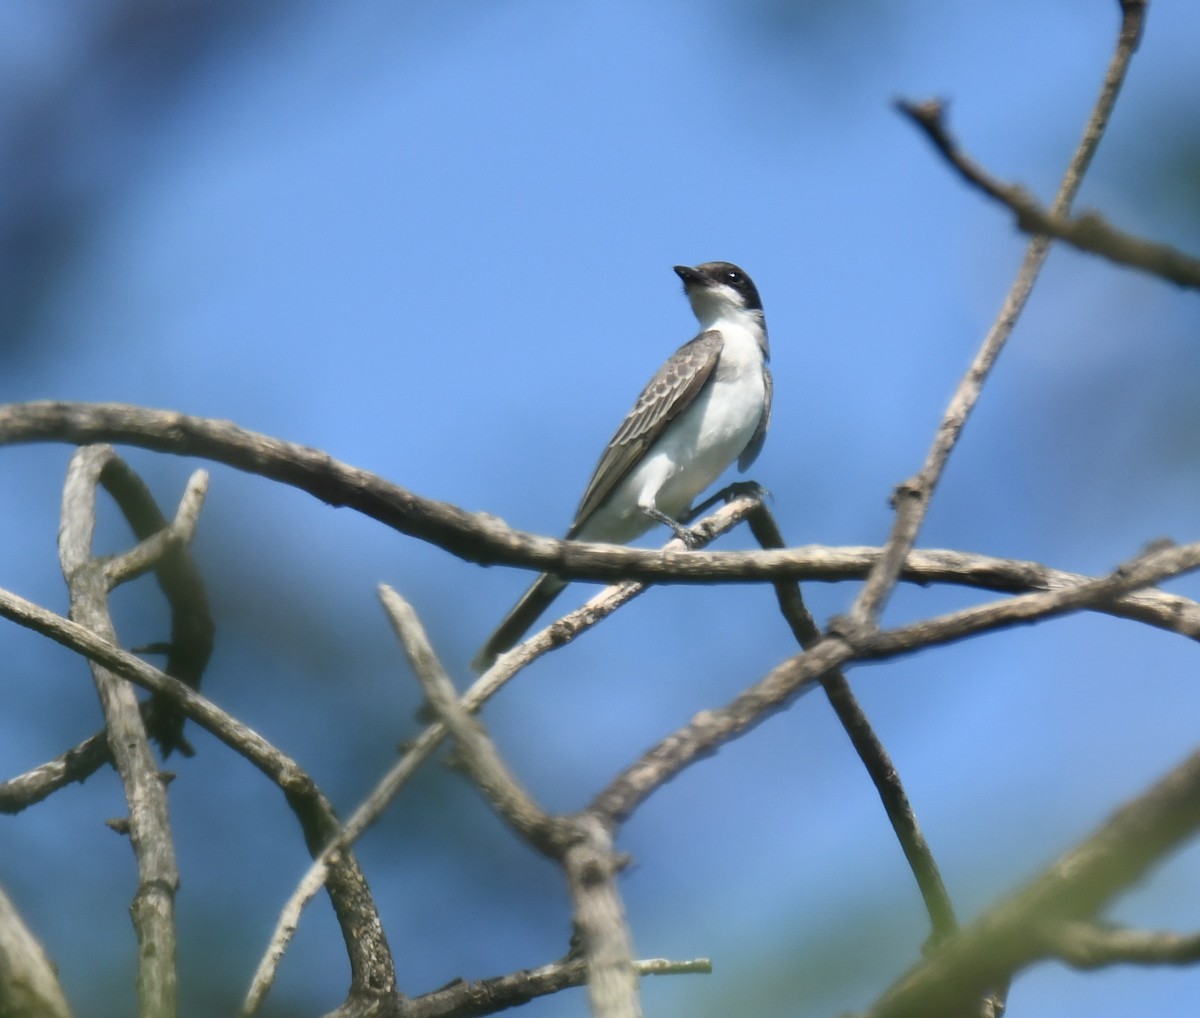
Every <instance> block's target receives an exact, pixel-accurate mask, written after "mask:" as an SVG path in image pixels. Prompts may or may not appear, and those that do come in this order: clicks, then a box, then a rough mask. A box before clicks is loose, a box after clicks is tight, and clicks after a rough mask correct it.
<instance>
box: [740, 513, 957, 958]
mask: <svg viewBox="0 0 1200 1018" xmlns="http://www.w3.org/2000/svg"><path fill="white" fill-rule="evenodd" d="M750 529H751V530H752V531H753V533H754V537H755V539H756V540H757V541H758V543H759V544H761V545H762V546H763V547H764V548H782V547H783V546H784V541H783V534H782V533H780V531H779V527H778V526H777V524H776V523H775V519H774V517H773V516H772V515H771V511H770V510H769V509H768V508H767V506H766V505H765V504H760V505H759V506H758V508H757V509H756V510H755V512H754V513H753V514H752V515H751V517H750ZM775 596H776V598H777V599H778V601H779V610H780V612H781V613H782V614H783V617H784V619H786V620H787V623H788V625H789V626H790V627H791V630H792V634H793V635H794V636H795V637H796V642H797V643H799V644H800V646H801V647H802V648H804V649H805V650H808V649H809V648H810V647H814V646H816V644H817V643H818V642H819V641H820V640H821V637H822V633H821V631H820V629H819V628H818V627H817V623H816V621H815V620H814V619H813V617H812V614H811V613H810V612H809V610H808V608H807V606H806V605H805V604H804V598H803V597H802V595H801V593H800V586H799V585H798V584H797V583H795V582H794V581H787V580H780V581H778V582H776V584H775ZM821 685H822V687H823V688H824V690H825V695H826V696H827V697H828V699H829V703H830V705H831V706H832V707H833V710H834V713H836V714H837V717H838V721H839V722H841V725H842V728H843V729H845V732H846V734H847V735H848V736H849V737H850V742H851V743H852V744H853V746H854V749H855V752H857V753H858V758H859V759H860V760H861V761H862V763H863V766H864V767H865V768H866V770H867V774H868V775H869V776H870V778H871V781H872V782H873V783H874V785H875V790H876V792H878V793H879V798H880V801H881V802H882V803H883V808H884V811H885V812H886V813H887V816H888V820H889V821H890V823H891V825H892V830H893V831H895V833H896V838H897V840H898V841H899V842H900V848H901V850H902V851H903V852H904V857H905V859H906V860H907V861H908V865H909V868H910V869H911V870H912V872H913V876H914V877H915V878H916V881H917V887H918V888H919V889H920V891H921V898H922V900H923V901H924V902H925V909H926V911H927V912H928V913H929V921H930V925H931V927H932V932H931V934H930V940H931V942H932V943H935V944H936V943H940V942H941V941H942V940H945V939H946V938H947V937H948V936H950V934H952V933H953V932H954V931H955V930H956V929H957V928H958V920H957V919H956V918H955V915H954V905H953V904H952V903H951V901H950V895H949V893H948V892H947V891H946V885H945V883H944V881H943V880H942V875H941V872H940V871H939V869H938V865H937V861H936V860H935V859H934V857H933V852H932V850H931V849H930V847H929V843H928V842H927V841H926V840H925V834H924V832H923V831H922V830H921V825H920V824H919V823H918V822H917V815H916V811H915V810H914V809H913V807H912V803H911V802H909V799H908V793H906V792H905V791H904V786H903V785H902V784H901V782H900V773H899V771H898V770H897V769H896V765H895V764H894V763H893V762H892V759H891V757H890V756H889V754H888V752H887V750H886V749H885V748H884V746H883V743H882V742H881V741H880V740H879V737H878V736H877V735H876V734H875V731H874V729H873V728H872V727H871V723H870V721H869V720H868V719H867V715H866V712H865V711H864V710H863V709H862V707H861V706H860V705H859V703H858V699H857V697H855V695H854V692H853V690H851V688H850V683H849V681H847V679H846V676H845V674H844V673H843V672H842V670H841V669H840V668H833V669H830V671H829V672H828V673H827V674H826V675H825V676H824V677H823V678H822V679H821Z"/></svg>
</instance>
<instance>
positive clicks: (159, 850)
mask: <svg viewBox="0 0 1200 1018" xmlns="http://www.w3.org/2000/svg"><path fill="white" fill-rule="evenodd" d="M115 459H116V453H115V452H114V451H113V450H112V448H111V447H109V446H90V447H88V448H85V449H80V450H79V451H78V452H77V453H75V455H74V456H73V457H72V458H71V465H70V467H69V468H68V470H67V482H66V485H65V486H64V488H63V507H62V524H61V526H60V527H59V558H60V560H61V561H62V570H63V576H64V577H65V578H66V580H67V586H68V588H69V590H70V594H71V615H72V617H73V618H74V619H75V620H76V621H77V622H79V624H80V625H82V626H85V627H87V628H88V629H89V630H91V631H92V632H93V633H95V634H96V636H97V637H98V638H99V639H102V640H105V641H106V642H108V643H110V644H113V645H115V644H116V643H117V634H116V631H115V630H114V629H113V624H112V618H111V617H110V615H109V612H108V584H107V581H106V578H105V574H104V564H103V562H100V561H98V560H97V559H95V558H94V557H93V556H92V535H93V533H94V531H95V526H96V488H97V486H98V485H99V483H100V476H101V474H102V473H103V472H104V470H105V469H106V468H107V467H108V465H109V464H110V463H111V462H112V461H113V460H115ZM90 664H91V668H92V675H93V677H94V679H95V682H96V690H97V692H98V693H99V695H100V702H101V705H102V706H103V708H104V719H105V728H106V729H107V732H108V745H109V750H110V751H111V753H112V757H113V761H114V763H115V764H116V767H117V771H118V772H119V773H120V775H121V784H122V785H123V786H124V789H125V800H126V802H127V803H128V804H129V839H130V843H131V844H132V846H133V851H134V855H135V857H136V859H137V868H138V889H137V893H136V894H135V895H134V899H133V906H132V908H131V910H130V911H131V913H132V916H133V924H134V928H135V929H136V930H137V939H138V977H137V983H138V1008H139V1013H140V1014H142V1015H145V1016H147V1018H169V1016H171V1015H174V1014H176V1013H177V1008H178V1004H177V997H178V989H177V973H176V970H175V894H176V892H177V891H178V890H179V868H178V865H177V863H176V861H175V844H174V842H173V840H172V838H171V824H170V820H169V818H168V815H167V813H168V811H167V792H166V784H165V782H164V781H163V780H162V778H161V776H160V775H159V773H158V766H157V764H156V763H155V761H154V753H153V751H152V750H151V749H150V742H149V739H148V736H147V734H146V728H145V726H144V725H143V724H142V716H141V712H140V711H139V709H138V702H137V697H136V696H135V695H134V692H133V688H132V687H131V686H130V685H129V684H128V683H127V682H125V681H124V680H123V679H121V678H120V677H119V676H118V675H115V674H113V673H112V672H111V671H110V670H109V669H107V668H105V667H104V666H103V665H101V664H99V663H97V662H95V661H92V662H90Z"/></svg>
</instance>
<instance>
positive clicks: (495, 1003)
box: [405, 958, 712, 1018]
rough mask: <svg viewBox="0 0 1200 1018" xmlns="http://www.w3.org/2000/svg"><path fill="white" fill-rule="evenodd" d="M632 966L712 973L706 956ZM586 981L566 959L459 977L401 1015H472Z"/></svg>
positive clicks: (666, 972)
mask: <svg viewBox="0 0 1200 1018" xmlns="http://www.w3.org/2000/svg"><path fill="white" fill-rule="evenodd" d="M633 967H634V968H635V969H636V970H637V974H638V975H639V976H670V975H687V974H692V973H703V974H708V973H711V972H712V962H711V961H710V960H709V959H707V958H699V959H696V960H694V961H668V960H667V959H665V958H647V959H644V960H642V961H635V962H634V963H633ZM586 981H587V969H586V967H585V966H584V963H583V962H582V961H581V960H570V959H568V960H564V961H556V962H552V963H551V964H549V965H543V966H542V967H541V968H536V969H523V970H522V971H520V972H514V973H512V974H511V975H507V976H498V977H497V978H495V979H481V980H479V981H478V982H465V981H463V980H459V981H457V982H454V983H451V984H450V985H449V986H446V987H443V988H442V989H440V990H435V991H434V992H433V993H427V994H425V996H423V997H414V998H413V999H412V1000H411V1001H409V1003H408V1007H407V1009H406V1011H405V1018H443V1016H453V1018H475V1016H478V1015H485V1014H495V1013H496V1012H497V1011H501V1010H504V1009H505V1008H510V1007H517V1006H519V1005H521V1004H526V1003H528V1002H529V1001H531V1000H533V999H534V998H536V997H544V996H547V995H548V994H551V993H558V992H560V991H561V990H568V989H570V988H571V987H574V986H583V985H584V983H585V982H586Z"/></svg>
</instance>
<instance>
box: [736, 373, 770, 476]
mask: <svg viewBox="0 0 1200 1018" xmlns="http://www.w3.org/2000/svg"><path fill="white" fill-rule="evenodd" d="M774 395H775V382H774V380H773V379H772V378H771V369H770V368H769V367H767V366H766V364H764V365H763V411H762V416H761V417H760V418H759V419H758V427H757V428H755V429H754V434H753V435H751V436H750V444H749V445H747V446H746V448H745V449H743V450H742V454H741V455H740V456H739V457H738V470H741V471H743V472H745V471H746V470H747V469H749V467H750V464H751V463H753V462H754V461H755V460H756V459H758V454H759V453H760V452H762V447H763V442H765V441H766V440H767V427H768V426H769V425H770V423H771V398H772V397H773V396H774Z"/></svg>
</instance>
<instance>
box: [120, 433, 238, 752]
mask: <svg viewBox="0 0 1200 1018" xmlns="http://www.w3.org/2000/svg"><path fill="white" fill-rule="evenodd" d="M100 483H101V484H103V485H104V488H105V490H106V491H108V493H109V494H110V495H111V496H112V497H113V500H114V501H115V502H116V503H117V505H118V507H119V508H120V510H121V512H122V514H123V515H124V516H125V519H126V521H127V522H128V523H129V526H130V529H132V530H133V533H134V536H136V537H137V538H138V540H139V544H138V545H136V546H135V547H134V548H132V549H130V550H129V551H127V552H125V553H124V554H121V555H117V556H114V557H113V558H112V559H110V560H108V562H107V563H106V564H105V567H104V568H105V579H106V581H107V583H108V587H109V589H110V590H112V589H114V588H115V587H117V586H118V585H119V584H121V583H124V582H126V581H127V580H130V579H133V578H134V577H136V576H138V575H140V574H141V573H142V572H145V571H148V570H153V571H154V578H155V581H156V582H157V583H158V587H159V590H161V591H162V594H163V597H164V598H165V599H166V601H167V606H168V607H169V608H170V611H171V637H170V640H169V641H168V643H167V644H166V647H165V650H166V655H167V660H166V665H165V667H164V669H163V670H164V671H165V672H166V673H167V674H168V675H173V676H174V677H175V678H177V679H179V680H180V681H181V682H183V683H186V684H187V685H189V686H191V687H192V688H193V689H199V688H200V679H201V677H202V676H203V674H204V669H205V668H206V667H207V666H208V660H209V658H210V657H211V656H212V648H213V638H214V633H215V627H214V625H213V620H212V613H211V612H210V611H209V608H208V596H207V595H206V593H205V590H204V581H203V580H202V579H201V577H200V570H199V569H198V568H197V567H196V563H195V562H194V561H193V559H192V554H191V550H190V548H189V545H190V544H191V541H192V537H193V535H194V534H195V532H196V525H197V523H198V521H199V516H200V510H201V509H202V508H203V506H204V496H205V494H206V493H207V491H208V474H207V473H206V472H205V471H203V470H197V471H195V472H194V473H193V474H192V476H191V477H190V478H189V479H188V483H187V486H186V487H185V489H184V493H183V497H182V498H181V499H180V501H179V508H178V510H177V511H176V513H175V518H174V519H173V520H171V521H170V522H168V521H167V519H166V518H165V517H164V516H163V514H162V512H160V511H159V508H158V505H157V504H156V503H155V501H154V497H153V496H152V495H151V494H150V490H149V489H148V488H147V487H146V485H145V484H144V483H143V482H142V479H141V478H140V477H138V475H137V474H136V473H134V471H133V470H131V469H130V468H129V467H128V466H127V465H126V463H125V461H124V460H122V459H120V458H119V457H114V458H113V459H112V460H110V461H109V463H108V465H107V466H106V467H105V469H104V472H103V473H102V474H101V475H100ZM147 724H148V726H149V728H150V732H151V734H152V735H153V736H154V737H155V739H157V740H158V743H159V745H160V746H161V748H162V752H163V756H169V755H170V754H171V752H172V750H176V749H178V750H179V751H180V752H181V753H182V754H183V755H184V756H191V755H192V753H193V750H192V747H191V745H190V743H189V742H188V741H187V739H185V738H184V736H183V718H182V717H181V716H180V715H179V714H178V713H177V712H176V711H175V709H174V708H173V707H172V706H171V703H170V701H169V700H164V699H162V698H157V697H156V698H152V702H151V706H150V717H149V718H148V719H147Z"/></svg>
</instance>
